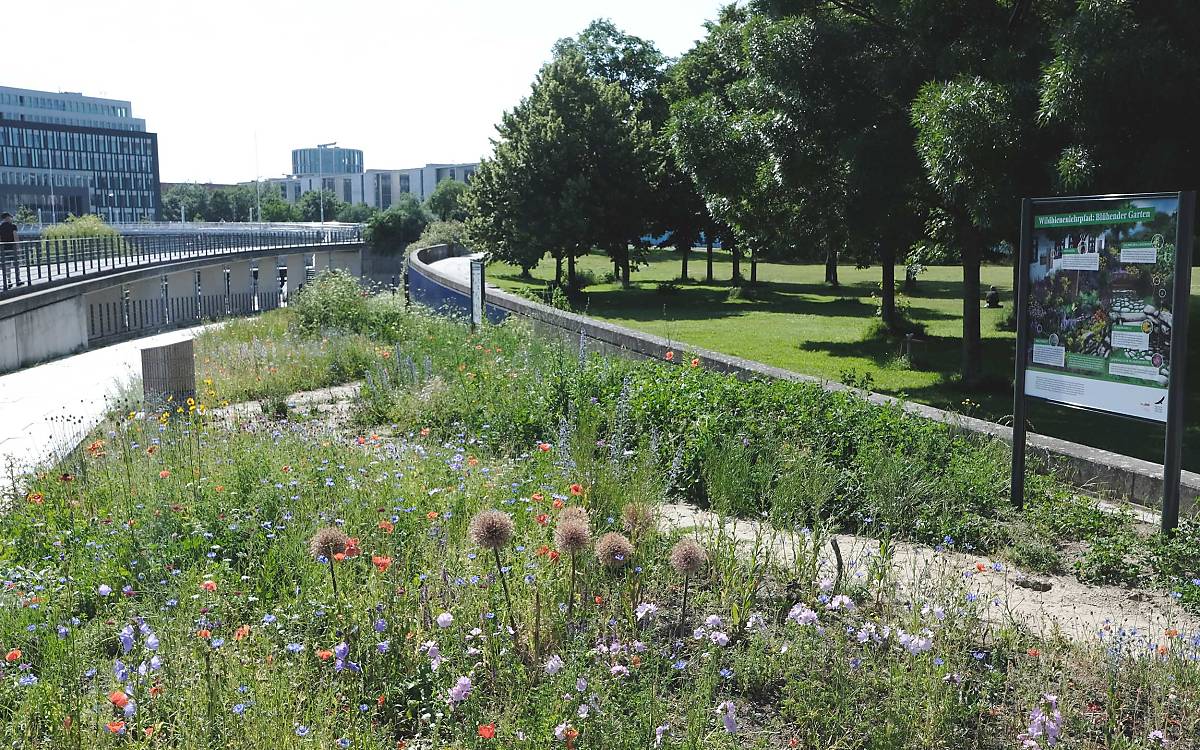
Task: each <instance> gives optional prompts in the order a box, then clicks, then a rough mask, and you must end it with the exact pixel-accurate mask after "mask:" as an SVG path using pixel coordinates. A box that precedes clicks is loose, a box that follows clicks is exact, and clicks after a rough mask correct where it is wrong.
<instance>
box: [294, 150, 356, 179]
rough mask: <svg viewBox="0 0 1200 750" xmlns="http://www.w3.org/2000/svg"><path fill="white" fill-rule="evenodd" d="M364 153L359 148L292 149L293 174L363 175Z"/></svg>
mask: <svg viewBox="0 0 1200 750" xmlns="http://www.w3.org/2000/svg"><path fill="white" fill-rule="evenodd" d="M362 171H363V152H362V151H361V150H359V149H357V148H338V147H336V146H332V147H328V148H322V147H319V146H318V147H316V148H296V149H292V174H296V175H308V174H361V173H362Z"/></svg>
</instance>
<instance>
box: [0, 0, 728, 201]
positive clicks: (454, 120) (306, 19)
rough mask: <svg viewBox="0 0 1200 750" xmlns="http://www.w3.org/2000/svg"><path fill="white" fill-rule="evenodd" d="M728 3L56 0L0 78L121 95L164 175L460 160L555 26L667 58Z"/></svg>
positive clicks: (21, 27) (488, 133)
mask: <svg viewBox="0 0 1200 750" xmlns="http://www.w3.org/2000/svg"><path fill="white" fill-rule="evenodd" d="M724 4H726V2H722V1H721V0H591V2H580V1H579V0H424V1H422V2H413V1H412V0H340V1H338V2H315V1H314V0H240V2H233V1H232V0H209V1H208V2H191V1H185V0H107V1H106V2H95V0H58V2H55V3H52V4H51V5H52V6H53V11H49V10H48V9H44V10H47V12H52V14H53V17H54V19H57V20H54V21H53V23H51V20H52V19H51V18H49V17H41V16H44V15H45V14H43V13H40V12H39V13H35V14H34V15H35V16H39V17H41V18H40V20H38V21H31V22H30V23H28V24H26V23H21V22H20V19H18V18H9V19H8V24H7V25H6V28H7V31H6V32H5V34H4V35H3V39H2V40H0V55H2V59H4V60H7V61H9V63H10V64H8V65H5V66H4V67H3V71H2V72H0V85H8V86H17V87H21V88H31V89H42V90H47V91H79V92H82V93H84V94H89V95H92V96H107V97H111V98H114V99H127V100H130V101H132V102H133V114H134V116H136V117H141V118H144V119H145V120H146V127H147V129H148V130H151V131H153V132H156V133H158V138H159V158H160V170H161V173H162V179H163V181H164V182H181V181H212V182H237V181H241V180H250V179H254V177H255V174H256V173H257V174H258V175H261V176H263V177H270V176H277V175H280V174H283V173H285V172H287V171H289V170H290V169H291V149H293V148H298V147H302V146H312V145H316V144H317V143H325V142H329V141H337V142H338V145H340V146H347V147H351V148H360V149H362V150H363V152H364V161H365V162H366V166H367V168H368V169H372V168H383V169H400V168H407V167H415V166H421V165H423V164H425V163H427V162H470V161H477V160H478V159H479V158H480V157H481V156H483V155H485V154H486V153H488V152H489V151H490V145H489V142H488V139H489V138H491V137H492V136H493V135H494V133H495V130H494V126H495V123H496V122H497V121H498V120H499V117H500V113H501V112H503V111H504V110H506V109H511V108H512V106H513V105H515V104H516V103H517V102H518V101H519V100H520V98H521V97H522V96H524V95H525V94H527V93H528V91H529V85H530V83H531V82H532V81H533V76H534V74H535V73H536V72H537V70H538V68H539V67H540V66H541V65H542V64H543V63H544V62H545V61H546V60H547V59H548V58H549V56H550V48H551V46H552V45H553V44H554V42H555V41H556V40H558V39H559V38H561V37H564V36H572V35H574V34H577V33H578V32H579V31H581V30H582V29H583V28H584V27H585V26H586V25H587V24H588V23H589V22H590V21H591V20H592V19H594V18H597V17H605V18H610V19H612V21H613V22H614V23H615V24H616V25H617V26H618V27H619V28H621V29H623V30H624V31H626V32H628V33H631V34H636V35H637V36H640V37H643V38H645V39H649V40H652V41H653V42H654V43H655V44H657V45H658V47H659V49H660V50H662V51H663V52H664V53H666V54H668V55H679V54H681V53H682V52H684V51H686V50H687V49H689V48H690V47H691V46H692V44H693V43H694V41H695V40H696V39H698V38H700V37H701V36H702V35H703V32H704V29H703V23H704V21H705V20H707V19H711V18H714V17H715V16H716V14H717V11H718V9H719V8H720V6H721V5H724ZM48 8H49V6H48ZM14 61H15V64H14ZM256 134H257V144H258V145H257V164H258V166H257V168H256V167H255V161H256V157H255V152H256V148H255V139H256Z"/></svg>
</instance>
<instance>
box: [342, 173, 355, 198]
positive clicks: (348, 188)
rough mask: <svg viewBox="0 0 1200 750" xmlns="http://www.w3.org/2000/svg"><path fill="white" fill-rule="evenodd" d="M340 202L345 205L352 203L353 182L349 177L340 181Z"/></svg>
mask: <svg viewBox="0 0 1200 750" xmlns="http://www.w3.org/2000/svg"><path fill="white" fill-rule="evenodd" d="M342 200H344V201H345V202H347V203H353V202H354V182H353V181H352V180H351V179H350V178H349V177H346V178H343V179H342Z"/></svg>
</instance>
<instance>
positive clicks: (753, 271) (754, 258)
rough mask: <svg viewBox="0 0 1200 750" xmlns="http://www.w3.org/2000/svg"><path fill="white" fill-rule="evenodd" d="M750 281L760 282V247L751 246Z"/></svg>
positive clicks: (752, 282) (753, 282)
mask: <svg viewBox="0 0 1200 750" xmlns="http://www.w3.org/2000/svg"><path fill="white" fill-rule="evenodd" d="M750 283H751V284H757V283H758V248H753V247H752V248H750Z"/></svg>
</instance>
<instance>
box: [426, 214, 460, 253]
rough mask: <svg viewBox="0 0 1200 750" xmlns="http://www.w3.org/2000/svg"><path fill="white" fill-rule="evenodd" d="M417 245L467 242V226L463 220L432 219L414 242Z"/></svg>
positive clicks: (429, 245) (428, 245)
mask: <svg viewBox="0 0 1200 750" xmlns="http://www.w3.org/2000/svg"><path fill="white" fill-rule="evenodd" d="M413 244H414V245H416V246H417V247H431V246H433V245H463V246H465V245H466V244H467V231H466V226H465V225H464V224H463V223H462V222H461V221H454V220H453V219H451V220H450V221H431V222H429V224H428V225H427V226H426V227H425V231H423V232H421V236H420V237H418V238H417V239H416V241H415V242H414V243H413Z"/></svg>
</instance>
